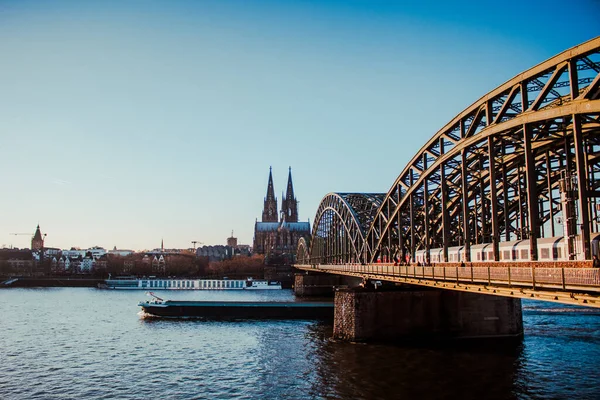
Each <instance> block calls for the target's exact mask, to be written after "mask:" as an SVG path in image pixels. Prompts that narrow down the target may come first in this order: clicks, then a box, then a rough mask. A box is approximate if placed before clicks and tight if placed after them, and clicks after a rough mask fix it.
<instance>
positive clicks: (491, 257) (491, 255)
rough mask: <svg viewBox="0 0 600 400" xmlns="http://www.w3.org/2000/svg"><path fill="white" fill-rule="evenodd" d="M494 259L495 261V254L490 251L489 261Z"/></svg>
mask: <svg viewBox="0 0 600 400" xmlns="http://www.w3.org/2000/svg"><path fill="white" fill-rule="evenodd" d="M493 259H494V252H493V251H488V260H493Z"/></svg>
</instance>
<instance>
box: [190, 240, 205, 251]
mask: <svg viewBox="0 0 600 400" xmlns="http://www.w3.org/2000/svg"><path fill="white" fill-rule="evenodd" d="M192 244H193V245H194V251H196V244H204V243H202V242H200V241H198V240H192Z"/></svg>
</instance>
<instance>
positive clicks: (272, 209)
mask: <svg viewBox="0 0 600 400" xmlns="http://www.w3.org/2000/svg"><path fill="white" fill-rule="evenodd" d="M277 219H278V218H277V198H276V197H275V189H274V188H273V174H272V173H271V167H269V184H268V186H267V197H265V205H264V208H263V213H262V222H277Z"/></svg>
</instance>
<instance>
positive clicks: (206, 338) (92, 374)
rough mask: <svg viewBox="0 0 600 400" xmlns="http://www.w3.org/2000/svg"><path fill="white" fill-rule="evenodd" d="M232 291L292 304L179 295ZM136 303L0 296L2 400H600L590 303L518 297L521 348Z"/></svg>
mask: <svg viewBox="0 0 600 400" xmlns="http://www.w3.org/2000/svg"><path fill="white" fill-rule="evenodd" d="M242 295H249V296H250V297H246V298H247V299H248V300H250V299H253V300H255V299H268V298H269V297H268V296H272V299H273V300H278V301H282V300H291V299H292V295H291V293H290V292H288V291H278V292H277V293H270V294H268V295H265V294H260V295H259V294H248V293H244V294H240V293H233V294H232V293H225V292H220V293H211V292H205V293H190V292H179V293H177V296H180V297H179V298H181V299H189V298H193V296H204V297H203V298H202V299H213V300H227V299H230V300H239V299H241V298H242V297H240V296H242ZM141 296H142V295H141V294H140V293H132V292H118V291H100V290H94V289H50V290H35V289H10V290H1V291H0V318H1V321H0V322H1V325H2V327H3V329H1V330H0V359H1V360H2V361H3V362H2V363H0V398H2V399H9V400H13V399H16V400H21V399H44V400H45V399H82V398H86V399H88V398H89V399H140V398H161V399H324V398H326V399H368V400H371V399H389V398H436V399H453V398H457V397H460V398H462V399H468V398H473V399H475V398H477V399H480V398H486V399H494V398H497V399H513V398H515V399H517V398H518V399H538V398H573V397H576V398H577V399H597V398H598V388H599V387H600V377H599V376H600V374H598V371H599V370H600V365H599V363H600V362H599V360H600V314H599V313H598V312H597V311H590V310H589V309H582V308H578V307H568V306H565V307H562V306H559V307H557V305H556V304H551V303H540V302H524V303H523V305H524V307H523V315H524V323H525V333H526V336H525V339H524V341H523V343H522V344H517V345H512V346H508V347H506V346H496V345H493V346H491V348H490V346H487V347H482V348H479V347H475V348H472V347H464V346H460V347H456V346H420V347H419V346H414V345H411V346H409V345H406V346H403V345H402V344H399V345H397V346H389V345H377V344H372V345H363V344H353V343H344V342H338V341H335V340H332V339H331V328H332V327H331V326H330V325H327V324H323V323H317V322H310V321H235V322H232V321H227V322H226V321H199V320H183V321H181V320H165V319H154V318H153V319H146V318H143V316H140V315H138V313H139V308H138V307H137V306H136V304H137V301H139V300H140V299H141ZM173 296H175V294H173ZM229 296H231V297H229ZM172 298H174V297H172ZM5 327H6V328H7V329H4V328H5Z"/></svg>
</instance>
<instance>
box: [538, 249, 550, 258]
mask: <svg viewBox="0 0 600 400" xmlns="http://www.w3.org/2000/svg"><path fill="white" fill-rule="evenodd" d="M541 250H542V254H541V256H540V257H541V258H545V259H549V258H550V249H541Z"/></svg>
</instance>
